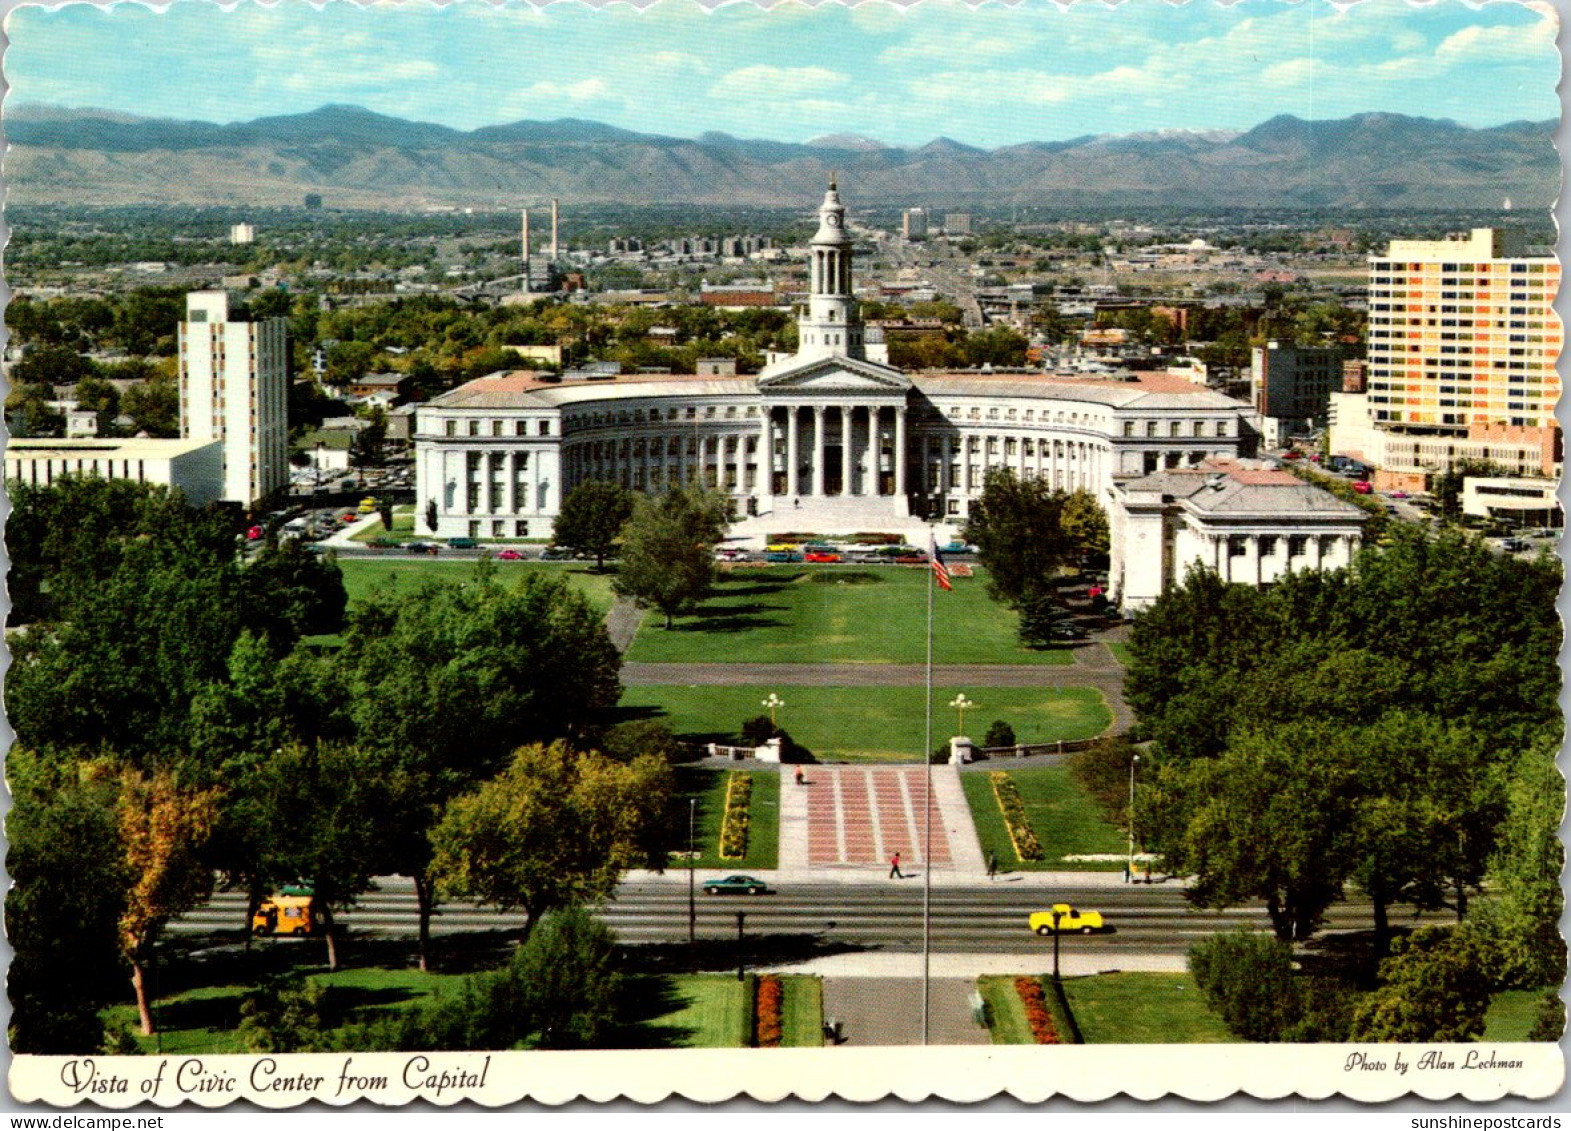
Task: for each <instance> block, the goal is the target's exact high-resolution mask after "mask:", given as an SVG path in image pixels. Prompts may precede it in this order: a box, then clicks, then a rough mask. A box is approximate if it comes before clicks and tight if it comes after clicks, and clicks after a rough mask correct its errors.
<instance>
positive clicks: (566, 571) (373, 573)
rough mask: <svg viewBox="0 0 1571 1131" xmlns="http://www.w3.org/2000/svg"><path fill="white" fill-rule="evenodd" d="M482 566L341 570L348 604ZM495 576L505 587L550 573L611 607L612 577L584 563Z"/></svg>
mask: <svg viewBox="0 0 1571 1131" xmlns="http://www.w3.org/2000/svg"><path fill="white" fill-rule="evenodd" d="M478 564H479V562H478V560H476V559H473V558H471V559H465V560H462V561H460V560H457V559H451V560H448V561H442V560H441V559H440V558H437V559H433V560H431V561H400V560H394V559H391V558H389V559H383V560H378V559H376V558H339V559H338V568H339V569H340V570H341V571H343V575H344V589H345V590H347V591H348V593H349V603H350V605H353V604H354V603H355V602H356V601H361V600H364V599H365V598H366V597H368V596H370V595H371V594H372V593H374V592H378V591H380V590H383V589H387V588H391V589H392V591H393V592H395V593H400V592H409V591H411V590H414V589H418V588H419V587H420V586H421V585H424V584H425V583H426V582H428V581H438V582H447V581H465V580H468V579H469V578H470V577H471V576H472V575H473V574H474V571H475V566H477V565H478ZM493 564H494V566H495V569H496V576H497V578H498V579H499V580H501V581H502V582H504V583H506V582H507V581H509V579H512V578H516V577H520V576H522V575H523V574H525V573H549V574H554V575H558V576H561V577H565V578H567V583H568V584H569V585H570V586H572V588H574V589H575V590H577V591H578V592H580V593H582V594H583V595H584V596H585V597H587V598H588V599H589V603H590V604H591V605H592V606H594V607H595V608H596V609H598V610H600V611H602V612H603V611H605V610H607V609H609V608H610V607H611V600H612V596H611V577H612V575H611V574H609V573H595V572H593V571H592V570H591V569H590V568H589V567H588V566H587V565H584V564H582V563H566V562H563V563H557V562H495V563H493Z"/></svg>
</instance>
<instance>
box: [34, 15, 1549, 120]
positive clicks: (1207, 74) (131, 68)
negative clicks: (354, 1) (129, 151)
mask: <svg viewBox="0 0 1571 1131" xmlns="http://www.w3.org/2000/svg"><path fill="white" fill-rule="evenodd" d="M6 31H7V34H8V36H9V37H10V41H11V46H10V49H9V51H8V52H7V54H6V57H5V69H6V77H7V79H8V81H9V82H10V83H11V86H12V90H11V93H10V95H9V97H10V98H11V99H13V100H14V102H15V103H32V102H47V103H54V104H58V105H65V106H93V107H100V108H104V109H109V110H117V111H123V112H126V113H132V114H139V115H145V116H150V117H167V118H197V119H203V120H207V121H218V122H229V121H242V120H247V119H251V118H256V117H261V116H264V115H270V114H286V113H296V112H300V111H304V110H310V109H314V108H316V107H317V106H320V105H322V104H324V103H327V102H347V103H355V104H358V105H361V106H365V107H367V108H369V109H372V110H376V111H379V112H381V113H385V114H394V115H398V116H400V117H406V118H412V119H418V120H421V121H430V122H440V123H443V124H445V125H450V126H455V127H458V128H460V129H473V128H475V127H477V126H483V125H491V124H497V123H502V122H510V121H516V120H518V119H520V118H538V119H553V118H562V117H574V118H592V119H596V120H599V121H603V122H609V123H611V124H613V125H618V126H623V127H626V128H629V129H635V130H641V131H645V132H650V133H665V134H672V135H676V136H681V137H692V136H696V135H697V134H699V133H702V132H704V131H706V130H722V131H724V132H727V133H731V134H735V135H737V136H740V137H767V138H772V139H777V140H781V141H806V140H808V139H809V138H813V137H817V136H821V135H823V134H830V133H858V134H864V135H867V136H870V137H874V138H877V139H879V140H880V141H883V142H885V143H888V144H893V145H919V144H921V143H923V142H926V141H929V140H931V139H933V138H934V137H938V136H940V135H947V136H949V137H953V138H955V139H957V140H959V141H962V142H966V143H968V144H971V145H978V146H984V147H988V148H991V147H995V146H1000V145H1009V144H1013V143H1016V142H1022V141H1033V140H1038V141H1052V140H1058V139H1063V138H1069V137H1076V136H1080V135H1082V134H1103V133H1116V134H1123V133H1134V132H1141V131H1150V130H1164V129H1247V128H1248V127H1250V126H1253V125H1256V124H1257V123H1259V122H1261V121H1263V120H1265V119H1267V118H1270V117H1272V116H1273V115H1276V114H1280V113H1292V114H1297V115H1298V116H1299V117H1304V118H1340V117H1345V116H1347V115H1349V114H1355V113H1360V112H1364V111H1387V112H1393V113H1401V114H1412V115H1419V116H1424V117H1435V118H1453V119H1455V120H1457V121H1459V122H1462V123H1463V124H1465V125H1470V126H1488V125H1497V124H1499V123H1501V122H1506V121H1512V120H1517V119H1533V120H1541V119H1549V118H1556V117H1558V116H1559V113H1560V103H1559V97H1558V95H1557V94H1556V91H1555V84H1556V82H1557V81H1558V78H1559V74H1560V63H1559V56H1558V54H1557V52H1556V49H1555V38H1556V34H1557V31H1558V19H1557V17H1556V15H1555V9H1554V7H1553V6H1552V5H1551V4H1549V3H1519V2H1517V0H1498V2H1494V3H1488V4H1482V5H1478V6H1470V5H1467V4H1464V3H1462V2H1460V0H1437V2H1435V3H1432V4H1429V5H1427V6H1424V7H1415V6H1412V5H1410V4H1408V3H1407V2H1406V0H1363V2H1360V3H1355V4H1351V5H1344V6H1342V7H1340V8H1339V7H1337V6H1334V5H1332V4H1330V3H1326V2H1324V0H1300V2H1298V3H1291V4H1289V3H1283V2H1281V0H1240V2H1238V3H1235V4H1232V5H1231V6H1228V7H1224V6H1222V5H1220V4H1217V3H1213V2H1211V0H1194V2H1191V3H1188V4H1177V5H1175V4H1168V3H1165V2H1162V0H1126V2H1125V3H1123V4H1121V5H1119V6H1118V7H1116V8H1109V7H1107V6H1104V5H1103V4H1101V3H1098V2H1095V0H1089V2H1087V0H1082V2H1080V3H1076V4H1074V5H1073V6H1072V7H1069V8H1068V9H1067V10H1065V9H1064V8H1060V7H1058V6H1056V5H1053V4H1050V3H1045V2H1038V0H1023V2H1020V3H1016V4H1012V5H1007V6H1006V5H1004V4H997V3H994V4H987V5H983V6H980V7H977V8H967V7H964V6H962V5H958V4H949V3H939V2H933V0H928V2H924V3H920V4H914V5H909V6H906V7H901V6H897V5H896V4H893V3H888V2H885V0H865V2H863V3H860V4H857V5H855V6H846V5H842V4H838V3H834V2H833V0H828V2H824V3H819V4H818V5H816V6H812V7H809V6H806V5H799V4H789V5H788V4H779V5H776V6H774V7H773V8H770V9H768V10H763V9H760V8H758V7H756V6H754V5H753V4H749V3H733V4H728V5H725V6H722V7H719V8H715V9H713V10H706V9H705V8H704V7H701V6H700V5H699V4H697V3H694V2H690V0H659V2H658V3H654V4H652V5H645V6H644V7H642V8H641V9H640V8H635V7H634V6H632V5H630V4H620V5H616V6H614V7H610V8H600V9H595V8H591V7H589V6H587V5H584V4H580V3H576V2H573V0H560V2H558V3H553V4H551V5H549V6H548V7H544V8H538V7H531V6H527V5H523V4H516V3H515V4H513V5H512V6H508V7H501V8H498V7H492V6H489V5H484V4H481V3H478V2H475V0H467V2H461V3H456V4H452V5H450V6H448V7H444V8H433V7H431V6H429V5H427V4H411V5H404V6H399V5H385V6H382V7H378V8H370V9H366V8H358V7H353V6H351V5H349V4H347V3H342V2H340V3H331V4H329V5H328V6H327V7H325V8H323V9H321V10H318V9H314V8H312V7H310V6H308V5H307V4H304V3H300V2H298V0H282V2H281V3H279V4H277V5H275V6H272V7H269V8H262V7H259V6H257V5H254V4H242V5H240V6H238V7H234V8H232V9H231V10H229V11H225V10H223V9H222V8H219V7H217V6H216V5H212V4H209V3H203V2H197V0H180V2H177V3H175V4H173V5H172V6H171V7H170V8H168V9H167V10H166V11H164V12H153V11H149V10H148V9H147V8H144V7H142V6H140V5H136V4H129V3H126V4H120V5H117V6H115V7H113V8H110V9H104V8H96V7H93V6H91V5H87V4H68V5H65V6H63V7H56V8H41V7H24V8H18V9H15V10H14V11H12V12H11V13H10V15H9V17H8V19H7V21H6Z"/></svg>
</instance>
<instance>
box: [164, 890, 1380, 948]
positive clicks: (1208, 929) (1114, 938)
mask: <svg viewBox="0 0 1571 1131" xmlns="http://www.w3.org/2000/svg"><path fill="white" fill-rule="evenodd" d="M693 902H694V908H695V910H696V915H697V937H698V938H699V939H700V940H704V939H707V940H711V941H714V942H723V941H725V940H730V939H734V938H735V937H736V927H737V924H736V913H737V912H738V911H740V912H743V913H745V920H744V930H745V932H746V934H747V936H749V938H751V939H753V940H755V942H756V943H757V944H758V945H759V946H763V944H764V942H765V940H768V942H769V944H770V949H775V950H778V951H779V952H781V953H794V954H803V955H806V954H809V953H813V952H817V951H827V950H831V949H834V948H835V947H853V948H857V949H877V950H883V951H890V952H895V953H903V952H912V951H917V950H920V948H921V944H922V886H921V882H920V880H915V879H908V880H905V881H903V882H902V881H893V880H891V881H885V882H873V883H866V884H846V883H818V884H802V885H794V884H793V885H788V886H786V887H784V888H782V890H780V891H778V892H776V893H774V894H770V895H760V896H705V895H704V894H703V893H702V892H701V891H700V892H698V893H697V894H696V896H695V897H694V901H693ZM1054 902H1068V903H1071V904H1074V905H1076V906H1080V907H1085V908H1089V909H1094V910H1098V911H1101V912H1102V913H1103V914H1104V916H1105V917H1106V919H1107V922H1108V925H1109V926H1110V927H1111V930H1110V931H1108V932H1107V933H1105V934H1100V935H1096V936H1094V937H1092V938H1088V939H1085V940H1083V941H1082V940H1079V939H1076V940H1075V944H1074V945H1077V946H1094V947H1095V948H1096V949H1097V950H1099V951H1109V952H1139V953H1146V954H1161V955H1170V956H1180V955H1182V954H1184V953H1185V951H1186V950H1187V949H1188V947H1189V946H1190V944H1192V943H1194V942H1195V941H1197V940H1198V939H1200V938H1203V937H1204V936H1206V935H1209V934H1211V933H1214V932H1216V931H1225V930H1231V929H1233V928H1236V927H1240V926H1248V927H1253V928H1256V929H1265V928H1266V927H1267V926H1268V921H1267V918H1266V914H1265V911H1264V909H1263V908H1260V907H1243V908H1236V909H1232V910H1229V911H1225V912H1217V911H1199V910H1195V909H1193V908H1191V907H1190V906H1189V905H1188V903H1187V902H1186V901H1185V900H1184V896H1183V892H1182V890H1181V889H1180V888H1179V887H1178V886H1177V885H1163V884H1152V885H1149V886H1147V885H1143V884H1134V885H1130V886H1128V887H1124V886H1122V885H1119V886H1108V885H1106V884H1102V885H1098V886H1091V885H1086V886H1084V887H1074V886H1065V887H1051V888H1048V887H1043V886H1042V885H1040V884H1038V883H1033V882H1030V881H1026V880H1013V879H1011V878H1009V877H1001V878H1000V879H999V880H998V881H997V882H995V883H992V884H987V885H983V884H978V885H975V886H971V887H949V886H943V887H935V888H934V889H933V893H932V903H931V913H932V914H931V919H932V948H933V950H934V951H935V952H942V953H951V954H958V953H989V952H1017V951H1020V950H1022V949H1030V948H1032V947H1034V946H1038V945H1045V943H1046V940H1039V939H1037V938H1036V937H1035V936H1032V935H1031V934H1030V932H1029V929H1028V928H1027V926H1026V917H1027V916H1028V915H1030V913H1031V912H1033V911H1040V910H1042V909H1044V908H1046V907H1048V906H1050V905H1051V904H1052V903H1054ZM599 914H600V916H601V917H602V918H603V919H604V920H605V922H606V923H607V924H608V925H609V926H610V927H611V928H612V929H613V930H614V931H615V932H616V934H617V936H618V938H619V939H620V940H621V941H622V942H624V943H629V944H640V943H679V942H685V941H686V940H687V937H688V890H687V887H686V885H685V884H682V883H680V882H672V881H670V880H664V881H659V882H648V883H626V884H623V885H622V886H621V887H620V888H619V889H618V891H617V894H616V898H615V899H613V900H611V901H609V902H608V903H606V904H605V905H604V906H603V907H601V908H600V909H599ZM337 918H338V921H339V923H340V924H341V926H342V927H344V928H346V929H347V930H348V931H349V932H350V933H351V934H358V935H363V936H380V937H398V936H406V937H410V938H413V936H414V934H415V931H416V927H417V922H418V919H417V915H416V909H415V899H414V890H413V887H412V885H411V884H410V882H409V881H408V880H407V879H404V878H403V877H386V878H383V879H382V880H380V881H378V884H377V890H375V891H373V892H371V893H369V894H367V895H365V896H363V897H362V898H361V899H360V900H359V901H358V902H357V904H356V905H355V906H354V907H352V908H350V909H348V910H347V911H343V912H341V913H340V914H339V915H338V916H337ZM522 923H523V918H522V916H521V915H520V914H518V913H512V914H501V913H498V912H496V911H494V910H491V909H487V908H478V907H475V906H473V905H468V904H443V905H442V906H441V907H440V908H439V909H438V914H437V916H436V918H435V919H434V920H433V922H432V932H433V933H440V934H453V933H458V932H464V931H494V930H499V929H501V930H505V929H512V928H517V927H520V926H522ZM1369 925H1370V913H1369V908H1368V906H1367V905H1366V904H1361V903H1358V902H1350V903H1343V904H1338V905H1336V906H1335V907H1333V908H1332V909H1331V911H1330V913H1329V915H1328V919H1327V923H1326V928H1327V929H1329V930H1362V929H1367V928H1368V927H1369ZM244 926H245V897H244V896H243V895H242V894H239V893H219V894H218V895H215V896H214V897H213V899H212V900H210V901H209V902H208V903H207V904H206V905H205V906H204V907H202V908H200V909H198V910H196V911H194V912H192V913H191V914H189V915H186V916H185V917H183V918H182V919H180V920H177V921H176V922H175V923H173V924H171V927H170V930H171V931H172V932H174V933H176V934H180V935H187V936H191V935H196V936H201V935H211V936H214V937H215V938H217V937H222V936H223V935H229V936H231V937H232V936H233V935H234V934H235V933H236V932H239V931H242V930H243V929H244Z"/></svg>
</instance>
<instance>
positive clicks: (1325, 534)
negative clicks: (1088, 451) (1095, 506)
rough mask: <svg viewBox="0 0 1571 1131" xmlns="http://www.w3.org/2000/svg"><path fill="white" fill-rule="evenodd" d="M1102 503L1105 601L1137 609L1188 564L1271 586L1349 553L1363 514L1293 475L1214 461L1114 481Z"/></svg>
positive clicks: (1347, 558) (1338, 562) (1337, 563)
mask: <svg viewBox="0 0 1571 1131" xmlns="http://www.w3.org/2000/svg"><path fill="white" fill-rule="evenodd" d="M1110 503H1111V505H1110V506H1109V508H1108V518H1109V523H1108V525H1109V528H1110V533H1111V541H1112V546H1111V553H1110V555H1109V556H1110V561H1109V569H1108V589H1109V596H1110V598H1111V599H1112V600H1113V601H1114V602H1115V603H1117V604H1119V605H1121V606H1122V607H1123V608H1124V610H1125V611H1129V610H1135V609H1143V608H1145V607H1146V606H1148V605H1150V604H1151V603H1152V602H1153V601H1155V600H1156V599H1157V598H1158V597H1160V596H1161V595H1162V594H1163V593H1164V592H1165V591H1166V590H1168V589H1169V588H1171V587H1172V586H1174V585H1179V584H1182V583H1183V580H1184V577H1185V576H1186V575H1187V574H1188V572H1189V570H1190V569H1191V568H1192V567H1195V566H1199V567H1201V568H1204V569H1208V570H1211V571H1212V572H1214V573H1216V574H1217V576H1219V577H1220V578H1221V579H1222V580H1223V581H1228V582H1236V583H1239V584H1243V585H1251V586H1261V585H1270V584H1272V583H1273V582H1275V581H1278V580H1280V579H1281V578H1283V577H1285V576H1286V575H1287V574H1289V573H1291V572H1293V571H1295V570H1301V569H1337V568H1340V567H1342V566H1346V565H1348V564H1349V563H1350V562H1351V561H1352V560H1353V555H1354V553H1355V552H1356V551H1357V549H1358V546H1359V543H1360V542H1361V541H1362V539H1363V525H1364V519H1365V515H1364V512H1363V511H1362V510H1360V509H1359V508H1358V507H1356V506H1354V505H1353V504H1351V503H1348V502H1344V501H1342V500H1341V499H1338V498H1336V497H1335V496H1334V495H1332V494H1331V493H1330V492H1328V491H1324V490H1322V489H1320V488H1319V487H1315V486H1313V485H1311V484H1309V483H1305V482H1304V481H1303V480H1301V479H1299V478H1298V477H1297V476H1295V475H1293V474H1291V473H1289V472H1286V471H1279V470H1276V469H1274V468H1270V467H1267V466H1265V465H1263V464H1259V463H1256V462H1254V461H1234V460H1216V461H1208V462H1207V463H1206V464H1204V465H1202V466H1200V467H1196V468H1182V469H1177V470H1171V471H1161V472H1158V473H1156V474H1154V475H1147V476H1142V477H1141V478H1139V479H1132V480H1129V481H1127V482H1124V483H1120V484H1117V485H1115V486H1114V487H1113V488H1112V490H1111V492H1110Z"/></svg>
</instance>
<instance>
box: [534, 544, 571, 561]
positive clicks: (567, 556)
mask: <svg viewBox="0 0 1571 1131" xmlns="http://www.w3.org/2000/svg"><path fill="white" fill-rule="evenodd" d="M572 557H573V551H571V550H569V549H568V548H567V547H565V546H547V547H546V548H545V549H543V550H541V551H540V560H541V561H543V562H565V561H571V560H572Z"/></svg>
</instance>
